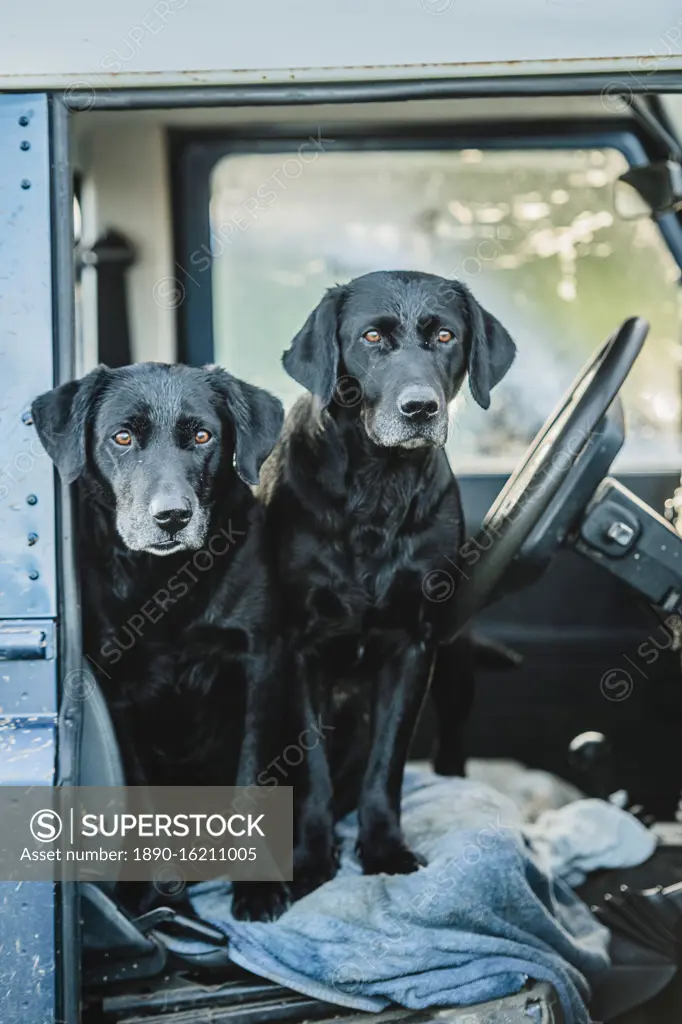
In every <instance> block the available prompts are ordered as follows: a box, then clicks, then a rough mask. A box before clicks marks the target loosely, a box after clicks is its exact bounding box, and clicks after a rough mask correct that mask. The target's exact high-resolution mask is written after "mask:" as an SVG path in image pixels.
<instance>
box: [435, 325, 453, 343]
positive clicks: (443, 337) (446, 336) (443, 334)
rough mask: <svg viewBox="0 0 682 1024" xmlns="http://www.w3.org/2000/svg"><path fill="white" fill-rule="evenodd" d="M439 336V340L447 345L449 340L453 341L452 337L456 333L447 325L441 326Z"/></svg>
mask: <svg viewBox="0 0 682 1024" xmlns="http://www.w3.org/2000/svg"><path fill="white" fill-rule="evenodd" d="M437 338H438V340H439V341H442V342H443V344H444V345H445V344H446V343H447V342H448V341H452V339H453V338H454V334H453V333H452V331H449V330H448V329H447V327H441V329H440V330H439V332H438V334H437Z"/></svg>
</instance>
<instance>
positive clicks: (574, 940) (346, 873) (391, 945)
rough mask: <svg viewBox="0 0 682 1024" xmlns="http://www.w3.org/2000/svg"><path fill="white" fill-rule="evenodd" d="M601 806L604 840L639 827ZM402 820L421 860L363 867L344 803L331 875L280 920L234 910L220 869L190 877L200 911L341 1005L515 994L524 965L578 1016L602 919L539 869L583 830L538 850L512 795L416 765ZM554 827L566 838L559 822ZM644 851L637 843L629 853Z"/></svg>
mask: <svg viewBox="0 0 682 1024" xmlns="http://www.w3.org/2000/svg"><path fill="white" fill-rule="evenodd" d="M587 803H589V804H594V803H600V802H598V801H587ZM575 806H576V805H569V806H568V807H567V808H565V809H562V810H561V811H556V812H551V813H552V814H557V815H560V814H562V813H563V812H564V811H565V810H569V809H570V808H571V807H575ZM602 806H603V808H605V809H606V813H605V814H604V819H603V823H604V828H606V829H611V834H610V835H611V838H610V840H608V839H606V837H605V836H604V835H600V843H601V848H602V850H604V851H606V852H607V853H609V852H613V849H614V847H615V841H616V834H617V831H618V828H619V827H620V826H621V825H622V820H621V817H620V816H623V817H627V818H628V819H629V821H630V822H634V825H635V827H636V829H641V830H642V831H643V832H646V830H645V829H643V827H642V826H640V825H639V823H638V822H636V821H634V819H632V818H631V817H630V816H627V815H626V812H624V811H620V810H619V809H618V808H611V807H609V805H606V804H603V805H602ZM402 824H403V829H404V832H405V835H406V838H407V841H408V843H409V844H410V846H411V847H412V848H413V849H414V850H416V851H418V852H419V853H421V854H422V855H423V856H424V857H425V858H426V859H427V861H428V866H427V867H425V868H421V869H420V870H419V871H417V872H415V873H414V874H412V875H396V876H386V875H375V876H371V875H370V876H366V875H363V874H362V873H361V868H360V866H359V864H358V862H357V859H356V858H355V856H354V851H353V847H354V842H355V837H356V832H357V819H356V816H355V815H350V816H349V817H348V818H347V819H345V820H344V821H343V822H342V823H341V824H340V826H339V835H340V838H341V841H342V856H341V869H340V871H339V874H338V875H337V877H336V878H335V879H333V880H332V881H331V882H328V883H327V884H326V885H324V886H322V887H321V888H320V889H318V890H316V891H315V892H313V893H311V894H310V895H309V896H307V897H306V898H305V899H303V900H300V901H299V902H298V903H295V904H294V905H293V906H292V907H291V909H290V910H288V911H287V912H286V913H285V914H284V915H283V916H282V917H281V918H280V919H279V921H277V922H274V923H267V924H264V923H260V922H243V921H236V920H234V918H233V917H232V916H231V913H230V900H229V898H228V893H229V884H228V883H225V882H220V881H219V882H207V883H203V884H201V885H199V886H197V887H196V888H195V889H194V890H193V903H194V907H195V910H196V912H197V913H198V914H199V915H200V916H201V917H202V918H204V919H205V920H208V921H210V922H212V923H213V924H215V925H216V926H217V927H219V928H221V929H223V930H224V931H225V932H226V933H227V935H228V936H229V939H230V956H231V958H232V959H233V960H234V961H235V963H237V964H239V965H240V966H242V967H245V968H246V969H248V970H250V971H252V972H253V973H255V974H258V975H260V976H262V977H266V978H270V979H271V980H273V981H276V982H279V983H280V984H282V985H286V986H288V987H289V988H292V989H295V990H296V991H298V992H302V993H304V994H307V995H310V996H313V997H316V998H319V999H324V1000H328V1001H329V1002H332V1003H338V1004H340V1005H342V1006H348V1007H353V1008H356V1009H359V1010H381V1009H383V1008H384V1007H385V1006H387V1005H389V1004H391V1003H398V1004H400V1005H401V1006H405V1007H409V1008H413V1009H423V1008H425V1007H428V1006H444V1005H460V1006H468V1005H472V1004H475V1003H480V1002H485V1001H487V1000H491V999H495V998H499V997H501V996H506V995H511V994H514V993H517V992H518V991H519V990H520V989H521V988H522V987H523V985H524V984H525V983H526V982H527V981H528V979H529V978H533V979H536V980H538V981H548V982H550V983H551V984H552V985H553V986H554V988H555V989H556V991H557V993H558V995H559V997H560V999H561V1002H562V1006H563V1009H564V1013H565V1016H566V1021H567V1024H586V1022H587V1021H588V1020H589V1017H588V1014H587V1011H586V1008H585V1003H586V1001H587V999H588V996H589V983H588V981H589V979H590V978H591V977H593V976H595V975H596V974H597V973H598V972H600V971H602V970H604V969H605V968H606V967H607V966H608V954H607V943H608V932H607V931H606V929H604V928H603V927H602V926H601V925H600V924H599V923H598V922H597V921H596V920H595V918H594V917H593V916H592V914H591V913H590V911H589V909H588V908H587V907H586V906H585V904H584V903H582V902H581V900H579V899H578V897H577V896H576V895H575V894H574V893H573V892H572V891H571V889H570V888H569V887H568V885H567V884H566V883H565V882H564V881H563V880H562V879H561V878H560V877H553V876H552V875H551V874H548V873H547V871H546V870H543V865H544V866H545V867H547V866H548V865H552V866H553V868H554V871H555V873H560V872H561V870H562V863H563V864H564V865H566V868H567V870H568V871H569V873H570V872H571V871H572V870H573V869H574V867H575V864H576V862H577V861H576V858H577V853H576V850H577V849H578V848H579V846H580V842H579V836H574V839H575V840H576V847H575V848H574V849H573V850H572V852H571V855H570V856H569V857H568V858H567V859H566V858H564V859H563V861H562V859H561V858H560V857H554V858H552V857H550V856H549V854H548V850H550V849H551V842H550V845H549V846H548V845H547V844H545V845H544V847H543V853H542V858H541V859H539V858H538V857H537V856H536V854H535V853H534V851H533V849H532V847H531V846H530V843H529V840H527V839H526V838H525V837H524V822H523V820H522V815H521V813H520V811H519V809H518V807H517V806H516V805H515V804H514V802H513V801H511V800H510V799H509V798H508V797H506V796H504V795H502V794H501V793H498V792H496V791H495V790H493V789H491V788H490V787H488V786H486V785H484V784H482V783H480V782H476V781H472V780H469V779H449V778H448V779H445V778H441V777H439V776H435V775H433V774H432V773H431V772H427V771H414V770H411V769H408V771H407V773H406V779H405V786H404V790H403V809H402ZM534 827H535V829H536V837H537V834H538V833H537V828H538V825H537V824H536V826H534ZM614 828H615V831H614ZM553 833H554V834H555V835H556V834H558V833H561V835H562V837H563V838H565V832H562V830H560V829H559V830H558V831H557V825H556V821H555V822H554V825H553ZM562 841H563V839H562ZM636 846H637V844H636V843H631V844H630V852H631V853H634V850H635V847H636ZM647 849H648V846H647ZM583 852H585V851H583ZM643 852H644V844H641V843H640V844H639V846H637V856H641V855H642V854H643ZM597 859H598V858H597ZM607 860H608V857H607ZM621 860H622V858H621ZM600 866H604V867H605V866H609V864H608V863H606V864H603V865H600Z"/></svg>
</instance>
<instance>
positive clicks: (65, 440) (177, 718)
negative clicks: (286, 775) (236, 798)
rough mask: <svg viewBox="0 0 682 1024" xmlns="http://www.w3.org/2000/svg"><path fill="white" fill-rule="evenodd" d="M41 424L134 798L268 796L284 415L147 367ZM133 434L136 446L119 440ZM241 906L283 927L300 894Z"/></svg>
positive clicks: (88, 392) (278, 693)
mask: <svg viewBox="0 0 682 1024" xmlns="http://www.w3.org/2000/svg"><path fill="white" fill-rule="evenodd" d="M33 416H34V419H35V423H36V427H37V429H38V433H39V435H40V438H41V440H42V442H43V444H44V445H45V448H46V449H47V451H48V453H49V454H50V456H51V457H52V459H53V460H54V462H55V464H56V465H57V467H58V469H59V471H60V473H61V475H62V476H63V478H64V479H65V480H66V481H67V482H70V483H71V482H74V481H75V482H77V495H78V502H77V515H78V555H79V565H80V570H81V587H82V593H83V609H84V653H85V656H86V657H87V658H88V660H89V661H90V663H91V665H92V666H93V667H94V670H95V672H96V674H97V677H98V679H99V682H100V684H101V686H102V689H103V691H104V694H105V696H106V699H107V702H108V705H109V708H110V709H111V712H112V717H113V720H114V724H115V727H116V732H117V736H118V739H119V743H120V746H121V750H122V752H123V757H124V764H125V769H126V773H127V779H128V782H129V784H134V785H142V784H149V785H178V784H182V785H184V786H191V785H212V786H216V785H234V784H236V783H237V782H238V783H239V784H243V785H246V784H255V783H256V781H257V778H258V775H259V774H260V772H261V771H262V769H263V768H264V767H265V766H266V765H267V764H268V762H269V760H270V759H271V757H272V755H273V754H276V753H277V752H278V751H279V749H280V744H279V737H278V735H277V732H276V730H278V729H279V728H280V723H281V716H282V714H283V708H282V706H281V704H282V699H283V698H282V690H281V685H280V683H279V677H278V673H277V671H276V665H277V660H278V640H277V634H276V625H275V618H274V616H275V609H274V606H273V601H272V595H273V588H272V583H271V580H270V577H269V573H268V569H267V566H266V562H265V560H264V559H263V557H262V547H263V545H262V537H261V520H262V511H261V509H260V507H259V506H258V505H257V504H256V502H255V499H254V497H253V494H252V492H251V490H250V488H249V487H248V486H247V484H252V483H255V482H257V480H258V475H259V470H260V466H261V463H262V462H263V459H264V458H265V457H266V456H267V455H268V453H269V452H270V451H271V449H272V447H273V445H274V443H275V441H276V439H277V437H278V435H279V432H280V428H281V424H282V419H283V413H282V407H281V404H280V403H279V401H278V400H277V399H275V398H273V397H272V396H271V395H269V394H268V393H267V392H265V391H262V390H260V389H259V388H255V387H252V386H251V385H248V384H244V383H243V382H241V381H238V380H236V379H235V378H233V377H231V376H230V375H229V374H228V373H226V372H225V371H224V370H220V369H217V368H208V369H191V368H189V367H185V366H167V365H161V364H152V363H146V364H138V365H135V366H130V367H124V368H121V369H117V370H109V369H107V368H106V367H99V368H98V369H96V370H94V371H93V372H92V373H90V374H88V375H87V376H86V377H84V378H83V379H82V380H80V381H74V382H72V383H69V384H65V385H63V386H62V387H60V388H57V389H55V390H54V391H51V392H48V393H47V394H44V395H41V396H40V397H39V398H37V399H36V400H35V402H34V403H33ZM201 430H203V431H207V432H208V433H209V434H210V438H209V440H208V441H206V442H205V443H203V444H199V443H197V441H196V437H197V436H200V437H201V439H202V441H203V440H204V438H203V435H200V434H198V432H199V431H201ZM121 431H124V432H126V433H127V434H128V435H129V436H130V438H131V443H130V444H129V445H126V446H122V445H120V444H117V442H116V441H115V440H114V437H115V436H117V434H118V433H119V432H121ZM176 507H178V508H179V509H180V511H181V512H182V518H179V519H178V520H177V521H173V520H172V515H173V509H174V508H176ZM155 513H156V515H155ZM188 516H189V517H190V518H189V521H186V520H187V517H188ZM169 517H170V518H169ZM159 521H160V522H161V524H162V525H159ZM161 555H163V556H164V557H160V556H161ZM236 900H237V911H238V912H239V913H240V914H241V915H242V916H274V915H276V914H277V913H278V912H279V911H280V910H281V909H282V906H283V903H284V900H285V890H284V889H283V888H282V887H278V886H271V887H262V886H258V885H249V884H245V885H242V886H238V887H237V888H236Z"/></svg>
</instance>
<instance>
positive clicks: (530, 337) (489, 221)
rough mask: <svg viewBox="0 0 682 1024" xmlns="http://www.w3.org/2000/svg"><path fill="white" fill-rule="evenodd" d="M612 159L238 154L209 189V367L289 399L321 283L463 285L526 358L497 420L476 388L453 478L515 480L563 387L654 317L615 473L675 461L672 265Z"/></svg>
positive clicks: (453, 446)
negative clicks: (410, 278)
mask: <svg viewBox="0 0 682 1024" xmlns="http://www.w3.org/2000/svg"><path fill="white" fill-rule="evenodd" d="M625 168H626V162H625V159H624V157H623V156H622V155H621V154H620V153H619V152H617V151H615V150H610V149H605V150H599V149H585V150H539V149H538V150H505V151H500V150H485V151H482V150H478V149H470V150H461V151H452V150H448V151H432V150H422V151H418V152H415V151H398V152H395V151H381V152H372V151H352V152H348V151H346V152H335V151H333V146H332V147H331V149H329V148H328V150H327V151H326V152H323V151H321V152H316V151H314V150H305V151H301V152H300V153H296V152H293V153H268V154H257V155H256V154H253V155H230V156H226V157H224V158H223V159H221V160H220V161H219V163H218V164H217V165H216V167H215V169H214V172H213V176H212V185H211V210H210V213H211V225H212V235H213V239H212V248H213V254H214V261H213V271H212V272H213V292H214V322H215V339H216V351H215V358H216V361H218V362H220V363H222V364H224V365H225V366H227V367H228V368H229V369H230V370H231V371H232V372H233V373H235V374H237V375H238V376H243V377H245V378H246V379H247V380H250V381H252V382H254V383H257V384H260V385H261V386H263V387H266V388H269V389H270V390H272V391H274V392H275V393H276V394H278V395H279V396H280V398H281V399H282V400H283V401H284V403H285V405H287V406H290V405H291V403H292V402H293V401H294V399H295V398H296V396H297V395H298V394H299V391H300V389H299V388H298V386H297V385H296V384H295V383H294V382H293V381H292V380H291V379H290V378H289V377H288V376H287V375H286V373H285V372H284V371H283V369H282V368H281V365H280V357H281V354H282V352H283V350H284V349H285V348H287V347H288V344H289V342H290V340H291V338H292V337H293V335H294V334H295V333H296V331H297V330H298V328H299V327H300V326H301V325H302V323H303V322H304V320H305V319H306V317H307V315H308V313H309V312H310V310H311V309H312V308H313V307H314V306H315V305H316V304H317V302H318V301H319V299H320V297H321V296H322V294H323V292H324V290H325V289H326V288H328V287H329V286H330V285H333V284H336V283H341V282H344V281H347V280H349V279H350V278H352V277H355V276H357V275H359V274H364V273H367V272H369V271H372V270H390V269H414V270H424V271H428V272H430V273H435V274H441V275H443V276H445V277H457V278H460V279H461V280H462V281H464V282H465V283H466V284H467V285H468V286H469V287H470V288H471V290H472V291H473V293H474V295H475V296H476V298H477V299H478V300H479V301H480V302H481V303H483V305H485V306H486V307H487V308H488V309H489V310H490V312H492V313H494V314H495V316H497V317H498V318H499V319H500V320H501V321H502V322H503V323H504V324H505V326H506V327H507V328H508V330H509V331H510V333H511V334H512V336H513V337H514V339H515V341H516V343H517V346H518V357H517V360H516V362H515V364H514V366H513V368H512V370H511V371H510V373H509V374H508V376H507V377H506V378H505V380H504V381H503V382H502V384H500V386H499V387H498V388H497V389H496V391H495V392H494V393H493V402H492V406H491V409H490V410H489V411H488V412H483V411H482V410H481V409H479V408H478V407H477V406H476V405H475V404H474V402H473V399H472V398H471V396H470V394H469V393H468V391H467V390H465V391H464V392H463V393H462V396H461V397H460V398H459V399H458V400H457V401H456V403H455V408H454V410H453V417H452V422H453V426H452V429H451V431H450V438H449V441H448V453H449V456H450V459H451V461H452V463H453V465H454V466H455V468H456V469H458V470H459V471H464V472H495V471H505V472H506V471H508V470H511V469H512V468H513V467H514V465H515V464H516V462H517V460H518V458H519V456H520V455H521V454H522V453H523V451H524V449H525V447H526V445H527V444H528V442H529V441H530V440H531V439H532V438H533V436H534V434H535V433H536V431H537V430H538V428H539V427H540V426H541V424H542V422H543V421H544V419H545V418H546V416H547V414H548V413H549V412H550V411H551V409H552V408H553V406H554V404H555V403H556V401H557V400H558V398H559V397H560V396H561V393H562V392H563V390H564V389H565V388H566V387H567V386H568V384H570V381H571V380H572V378H573V377H574V376H575V374H576V373H577V372H578V370H579V369H580V367H581V366H582V364H583V363H584V362H585V361H586V360H587V358H588V356H589V355H590V354H591V352H592V351H593V350H594V349H595V348H596V347H597V345H598V344H599V343H600V342H601V341H602V340H603V339H604V338H605V337H607V336H608V335H609V334H610V333H611V332H612V331H613V330H614V329H615V328H616V327H617V326H618V324H619V323H620V322H621V321H622V320H623V319H624V318H625V317H627V316H631V315H635V314H636V315H639V316H643V317H645V318H646V319H647V320H649V321H650V323H651V333H650V335H649V338H648V340H647V342H646V346H645V349H644V351H643V353H642V355H641V356H640V358H639V360H638V362H637V364H636V366H635V368H634V370H633V372H632V374H631V376H630V379H629V380H628V382H627V384H626V386H625V389H624V392H623V395H624V400H625V408H626V416H627V424H628V439H627V442H626V446H625V448H624V450H623V452H622V454H621V456H620V460H619V464H618V465H619V468H620V469H628V470H649V471H651V470H656V469H665V468H670V467H679V465H680V464H681V463H682V452H681V445H680V417H681V414H682V407H681V402H680V368H681V363H680V345H679V326H680V310H679V308H678V298H677V289H678V285H677V280H678V277H679V270H678V268H677V266H676V264H675V262H674V261H673V259H672V256H671V255H670V253H669V251H668V249H667V247H666V245H665V243H664V241H663V238H662V237H661V234H660V232H659V230H658V228H657V227H656V225H655V224H654V223H653V222H652V221H651V220H648V219H645V220H639V221H629V222H626V221H623V220H620V219H619V218H618V217H617V215H616V214H615V212H614V208H613V183H614V181H615V179H616V178H617V177H618V175H619V174H620V173H622V171H623V170H624V169H625Z"/></svg>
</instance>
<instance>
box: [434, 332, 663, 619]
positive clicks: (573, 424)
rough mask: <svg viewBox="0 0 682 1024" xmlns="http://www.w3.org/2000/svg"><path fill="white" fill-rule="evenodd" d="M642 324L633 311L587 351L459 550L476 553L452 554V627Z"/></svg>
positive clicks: (501, 561)
mask: <svg viewBox="0 0 682 1024" xmlns="http://www.w3.org/2000/svg"><path fill="white" fill-rule="evenodd" d="M648 331H649V324H648V323H647V322H646V320H643V319H641V318H640V317H631V318H630V319H628V320H625V321H624V322H623V324H622V325H621V326H620V327H619V329H618V330H617V331H616V332H615V333H614V334H613V335H611V336H610V337H609V338H608V339H607V340H606V341H605V342H604V344H603V345H601V346H600V348H599V349H598V350H597V352H596V353H595V354H594V355H593V356H591V357H590V359H589V360H588V362H587V363H586V365H585V366H584V367H583V368H582V370H581V371H580V373H579V374H578V376H577V377H576V378H575V380H574V381H573V383H572V384H571V387H570V388H569V389H568V391H566V393H565V394H564V396H563V398H562V399H561V401H560V402H559V404H558V405H557V406H556V408H555V409H554V410H553V412H552V413H551V414H550V416H549V417H548V419H547V420H546V421H545V423H544V424H543V426H542V427H541V429H540V430H539V432H538V433H537V434H536V436H535V438H534V439H533V441H532V442H531V444H530V445H529V447H528V449H527V450H526V453H525V455H524V456H523V458H522V459H521V461H520V463H519V464H518V466H517V468H516V469H515V470H514V472H513V473H512V475H511V477H510V478H509V480H508V481H507V483H506V484H505V486H504V487H503V488H502V491H501V492H500V494H499V495H498V497H497V499H496V501H495V502H494V503H493V505H492V507H491V508H490V511H489V512H488V514H487V515H486V517H485V519H484V520H483V524H482V526H481V529H480V530H479V531H478V533H476V534H475V535H474V536H473V537H472V538H471V539H470V540H468V541H467V542H466V544H465V545H464V546H463V548H462V549H461V550H460V552H458V555H460V556H462V555H463V554H464V549H465V548H466V549H467V554H466V557H467V558H468V557H469V556H474V555H475V560H473V561H471V562H468V563H467V566H465V567H461V557H460V559H459V560H458V562H457V565H458V567H459V571H460V574H461V577H462V578H461V579H460V581H459V584H458V586H457V589H456V591H455V596H454V600H455V623H456V632H459V631H460V630H461V629H463V628H464V626H466V624H467V623H468V622H469V621H470V620H471V618H472V617H473V616H474V615H475V614H476V612H478V611H480V609H481V608H483V607H484V606H485V605H486V604H487V603H489V601H490V599H491V597H492V593H493V590H494V588H495V587H496V585H497V584H498V583H499V582H500V580H501V579H502V577H503V576H504V574H505V572H506V570H507V569H508V567H509V566H510V564H511V562H512V561H513V560H514V558H515V556H516V555H517V554H518V552H519V551H520V549H521V547H522V545H523V543H524V541H525V540H526V539H527V537H528V536H529V535H530V533H531V531H532V530H533V528H534V527H535V526H536V524H537V523H538V522H539V520H540V518H541V517H542V515H543V514H544V512H545V511H546V509H547V507H548V506H549V504H550V502H551V500H552V498H553V497H554V495H555V494H556V493H557V491H558V490H559V488H560V487H561V485H562V484H563V483H564V481H565V480H566V478H567V476H568V474H569V473H570V471H571V470H572V468H573V466H574V465H575V463H576V462H577V460H578V458H579V457H580V455H581V453H582V452H584V451H585V449H586V447H587V446H588V445H589V444H590V443H591V441H592V439H593V437H594V434H595V431H596V428H597V427H598V425H599V423H600V421H601V420H602V417H603V416H604V414H605V413H606V411H607V410H608V408H609V406H610V405H611V403H612V402H613V401H614V399H615V398H616V396H617V395H618V392H619V391H620V389H621V387H622V385H623V383H624V381H625V379H626V378H627V376H628V374H629V372H630V370H631V369H632V366H633V364H634V362H635V360H636V358H637V356H638V355H639V353H640V351H641V349H642V345H643V344H644V341H645V339H646V336H647V334H648ZM559 456H563V458H559ZM515 510H517V511H515ZM514 511H515V514H514V515H512V512H514ZM467 567H468V568H467Z"/></svg>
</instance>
